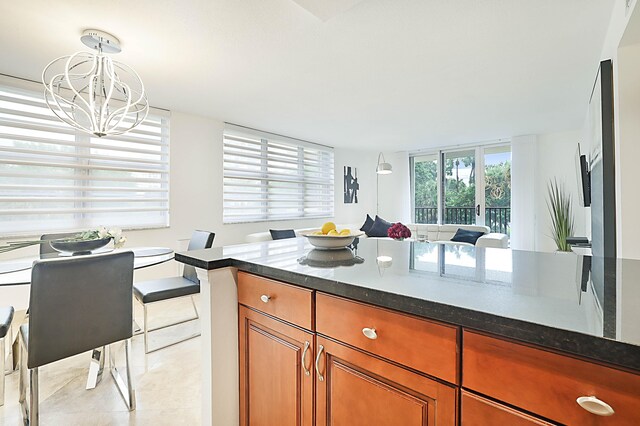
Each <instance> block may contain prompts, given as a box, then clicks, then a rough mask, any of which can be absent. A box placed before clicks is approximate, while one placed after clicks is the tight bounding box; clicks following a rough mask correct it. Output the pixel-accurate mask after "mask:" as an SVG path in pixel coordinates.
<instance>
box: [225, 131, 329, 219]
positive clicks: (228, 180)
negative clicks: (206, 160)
mask: <svg viewBox="0 0 640 426" xmlns="http://www.w3.org/2000/svg"><path fill="white" fill-rule="evenodd" d="M223 161H224V171H223V177H224V191H223V194H224V200H223V205H224V214H223V221H224V223H239V222H258V221H271V220H285V219H302V218H323V217H331V216H333V205H334V195H333V194H334V185H333V182H334V165H333V163H334V161H333V149H332V148H330V147H325V146H323V145H316V144H312V143H309V142H305V141H300V140H297V139H292V138H287V137H284V136H278V135H273V134H270V133H266V132H258V131H252V130H249V129H244V128H242V127H239V126H231V125H227V126H225V131H224V143H223Z"/></svg>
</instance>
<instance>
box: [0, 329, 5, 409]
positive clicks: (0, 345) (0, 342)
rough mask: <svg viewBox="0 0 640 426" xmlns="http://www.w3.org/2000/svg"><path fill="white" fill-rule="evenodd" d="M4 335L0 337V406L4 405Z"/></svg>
mask: <svg viewBox="0 0 640 426" xmlns="http://www.w3.org/2000/svg"><path fill="white" fill-rule="evenodd" d="M4 360H5V354H4V337H3V338H1V339H0V371H1V372H2V375H1V376H0V407H2V406H3V405H4V374H5V373H4Z"/></svg>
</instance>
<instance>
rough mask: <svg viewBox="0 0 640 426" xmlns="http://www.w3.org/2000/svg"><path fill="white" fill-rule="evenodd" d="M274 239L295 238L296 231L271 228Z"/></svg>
mask: <svg viewBox="0 0 640 426" xmlns="http://www.w3.org/2000/svg"><path fill="white" fill-rule="evenodd" d="M269 232H270V233H271V239H272V240H285V239H287V238H295V237H296V233H295V231H294V230H293V229H269Z"/></svg>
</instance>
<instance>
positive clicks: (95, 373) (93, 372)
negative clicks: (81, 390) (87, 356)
mask: <svg viewBox="0 0 640 426" xmlns="http://www.w3.org/2000/svg"><path fill="white" fill-rule="evenodd" d="M105 352H106V348H105V347H104V346H103V347H102V348H98V349H94V350H93V352H91V364H90V365H89V376H88V377H87V387H86V388H87V389H94V388H95V387H96V386H97V385H98V383H100V381H101V380H102V372H103V371H104V358H105V356H106V353H105Z"/></svg>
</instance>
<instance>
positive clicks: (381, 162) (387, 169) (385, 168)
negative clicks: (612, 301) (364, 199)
mask: <svg viewBox="0 0 640 426" xmlns="http://www.w3.org/2000/svg"><path fill="white" fill-rule="evenodd" d="M391 173H393V167H391V164H390V163H387V161H386V160H385V159H384V154H383V153H382V152H381V153H380V154H378V166H377V167H376V215H377V214H378V213H379V210H380V175H390V174H391Z"/></svg>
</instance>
